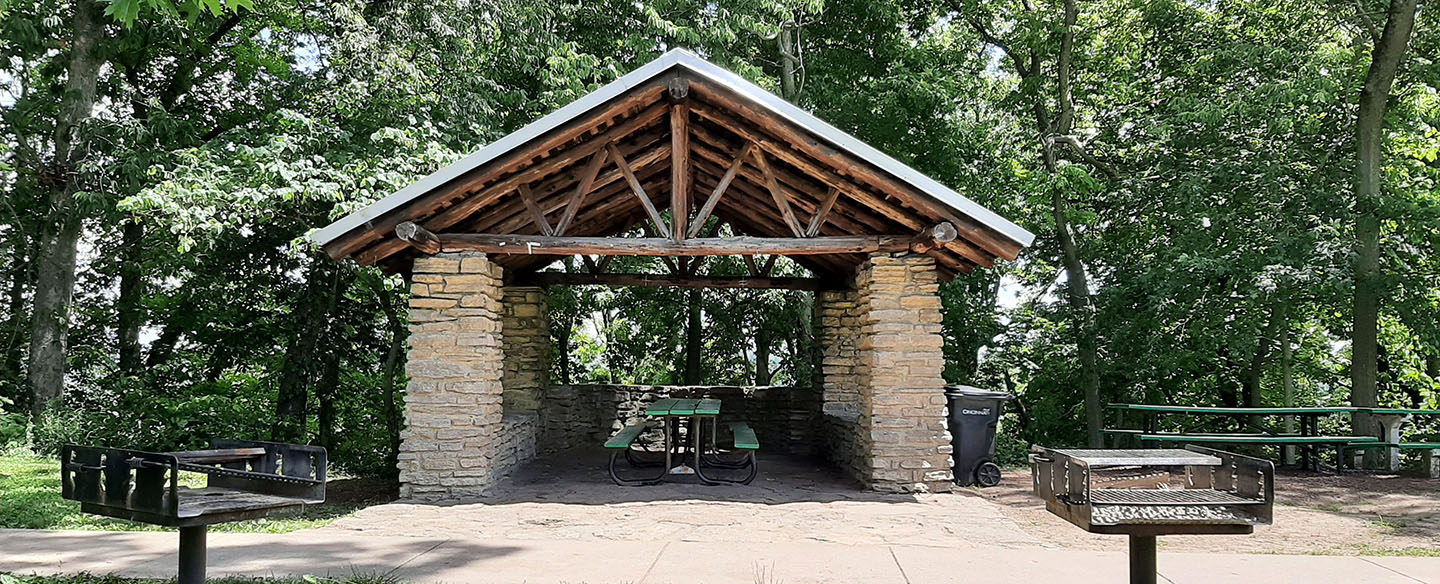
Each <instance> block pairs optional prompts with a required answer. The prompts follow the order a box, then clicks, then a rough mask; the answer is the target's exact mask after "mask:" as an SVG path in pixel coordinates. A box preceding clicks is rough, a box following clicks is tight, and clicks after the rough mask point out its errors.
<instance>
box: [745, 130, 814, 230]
mask: <svg viewBox="0 0 1440 584" xmlns="http://www.w3.org/2000/svg"><path fill="white" fill-rule="evenodd" d="M750 156H751V157H752V158H754V159H755V166H756V167H758V168H759V169H760V174H762V175H764V176H765V188H766V189H768V190H769V191H770V197H771V198H773V199H775V206H776V207H777V208H779V209H780V217H781V218H783V219H785V224H786V225H788V226H790V231H791V232H792V233H794V234H795V237H805V231H804V230H803V229H800V221H799V220H798V219H796V218H795V212H794V211H792V210H791V209H790V199H789V197H786V196H785V191H783V190H780V183H779V182H778V181H776V180H775V173H774V172H773V171H771V170H770V163H769V162H768V161H766V160H765V153H764V152H763V151H758V150H752V151H751V153H750Z"/></svg>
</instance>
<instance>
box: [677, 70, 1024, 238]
mask: <svg viewBox="0 0 1440 584" xmlns="http://www.w3.org/2000/svg"><path fill="white" fill-rule="evenodd" d="M691 89H692V90H693V92H694V93H695V95H697V96H699V97H701V98H702V99H705V100H708V101H711V102H713V103H716V104H719V105H721V106H724V107H725V108H727V109H729V110H730V111H733V112H735V113H736V114H738V115H741V116H744V117H745V119H746V120H748V121H750V122H751V123H753V124H756V125H758V126H760V127H763V128H765V130H766V131H767V132H771V133H774V134H775V135H776V136H778V137H779V138H781V139H783V140H784V141H785V142H786V143H788V144H790V145H792V146H793V147H795V148H797V149H799V150H800V151H802V152H804V153H805V154H806V155H808V156H811V157H814V159H815V160H818V161H820V162H823V163H825V164H826V165H828V166H830V167H832V168H835V169H837V170H838V171H839V172H841V173H844V174H847V175H849V176H854V177H856V178H858V179H860V180H863V181H865V182H866V183H868V184H871V185H875V186H877V187H879V188H881V189H882V190H884V191H886V193H888V194H890V195H892V196H895V197H896V198H898V199H900V200H902V201H904V202H905V203H906V204H908V205H911V206H913V207H915V208H917V209H920V210H923V211H925V212H926V213H929V214H932V215H934V216H938V217H943V218H944V219H945V220H947V221H950V222H952V223H954V224H955V225H956V227H957V229H959V230H960V231H961V233H963V234H964V235H965V238H966V239H968V240H970V241H972V242H975V244H976V245H979V246H980V247H982V248H984V249H985V250H987V251H989V252H990V253H992V254H994V255H997V256H999V257H1003V258H1006V259H1014V258H1015V257H1016V255H1017V254H1018V253H1019V251H1020V248H1021V247H1022V246H1021V245H1020V244H1019V243H1018V242H1014V241H1010V240H1007V239H1005V238H1003V237H1000V236H998V234H996V233H994V232H993V231H992V230H990V229H988V228H986V227H984V226H982V225H980V224H978V223H977V222H975V221H974V220H972V219H969V218H967V217H958V216H956V214H955V213H954V212H952V211H950V210H949V209H946V208H945V207H944V206H943V205H942V204H940V203H939V202H938V201H934V200H932V199H930V198H928V197H925V196H923V195H917V194H916V193H914V192H911V190H910V189H908V188H906V187H904V186H901V184H899V183H898V182H897V181H895V180H893V179H891V178H889V177H887V176H883V175H882V173H881V171H879V170H876V169H874V168H872V167H870V166H869V165H867V164H865V163H863V162H861V161H857V160H855V159H854V158H853V157H851V156H849V155H848V154H846V153H844V152H842V151H839V150H836V149H834V148H831V147H829V146H828V145H826V144H824V143H822V142H821V141H820V140H818V139H816V138H815V137H813V136H809V135H806V134H805V133H803V132H801V131H798V130H796V129H794V128H791V127H789V126H788V125H787V123H786V122H785V121H784V120H783V119H781V118H779V117H778V116H776V115H774V114H773V113H771V112H769V111H765V110H764V109H763V108H757V107H754V106H752V105H751V104H748V103H745V102H744V101H742V100H737V99H734V98H733V97H731V96H730V95H727V93H726V91H725V90H724V89H721V88H719V87H716V86H714V85H712V84H710V83H708V82H703V81H697V82H696V83H693V84H692V87H691ZM692 109H694V110H695V111H696V113H701V115H704V114H703V113H702V112H700V109H699V107H697V106H696V105H692ZM727 127H728V126H727ZM761 146H762V147H765V149H766V150H767V151H768V150H772V149H775V150H784V149H780V148H775V145H774V144H765V143H762V144H761ZM787 162H790V161H789V160H787ZM802 170H805V169H803V168H802Z"/></svg>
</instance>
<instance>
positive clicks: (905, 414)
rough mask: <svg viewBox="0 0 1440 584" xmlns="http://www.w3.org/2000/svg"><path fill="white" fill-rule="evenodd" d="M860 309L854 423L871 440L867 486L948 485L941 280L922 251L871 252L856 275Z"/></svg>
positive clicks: (919, 489) (938, 488)
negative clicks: (857, 417) (858, 407)
mask: <svg viewBox="0 0 1440 584" xmlns="http://www.w3.org/2000/svg"><path fill="white" fill-rule="evenodd" d="M856 290H857V291H858V292H859V298H858V305H859V308H860V310H861V311H862V313H863V315H864V316H863V320H862V322H861V341H860V347H859V349H860V350H859V356H860V359H859V363H860V367H859V370H858V375H859V377H860V380H861V388H862V392H861V397H862V402H863V407H862V412H863V413H862V416H861V423H860V426H861V428H863V429H864V430H865V431H868V433H869V437H870V444H869V447H870V453H869V458H870V467H871V469H870V476H869V481H868V483H869V484H870V486H871V487H872V488H875V489H877V490H882V491H896V492H927V491H928V492H934V491H948V490H950V489H952V488H953V483H952V478H953V477H952V473H951V470H950V466H951V463H950V456H949V455H950V434H949V432H948V431H947V430H946V427H945V395H944V386H945V381H944V378H943V377H942V373H943V371H944V368H945V356H944V354H943V353H942V350H941V347H942V344H943V340H942V337H941V325H940V322H941V315H940V296H939V291H940V281H939V277H938V273H937V272H936V271H935V260H934V259H933V258H930V257H928V256H923V255H911V254H904V255H900V256H896V257H892V256H891V255H889V254H871V256H870V260H869V261H868V262H867V263H866V264H864V265H862V266H861V267H860V270H859V271H858V273H857V275H856Z"/></svg>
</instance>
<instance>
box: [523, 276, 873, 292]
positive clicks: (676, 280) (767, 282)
mask: <svg viewBox="0 0 1440 584" xmlns="http://www.w3.org/2000/svg"><path fill="white" fill-rule="evenodd" d="M512 284H514V285H520V286H592V285H593V286H649V287H661V286H667V287H675V288H752V289H765V290H774V289H778V290H838V289H841V288H844V287H845V283H844V281H843V280H840V279H838V278H764V277H749V276H695V275H690V276H681V275H675V274H567V273H562V272H535V273H530V274H520V275H517V276H515V278H514V280H513V281H512Z"/></svg>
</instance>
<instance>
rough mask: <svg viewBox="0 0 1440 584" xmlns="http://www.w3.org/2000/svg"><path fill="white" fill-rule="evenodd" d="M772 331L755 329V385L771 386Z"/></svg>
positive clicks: (762, 328) (760, 327)
mask: <svg viewBox="0 0 1440 584" xmlns="http://www.w3.org/2000/svg"><path fill="white" fill-rule="evenodd" d="M770 379H771V376H770V331H769V330H768V329H766V328H765V325H763V324H762V325H760V326H757V327H755V385H762V386H763V385H770Z"/></svg>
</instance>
